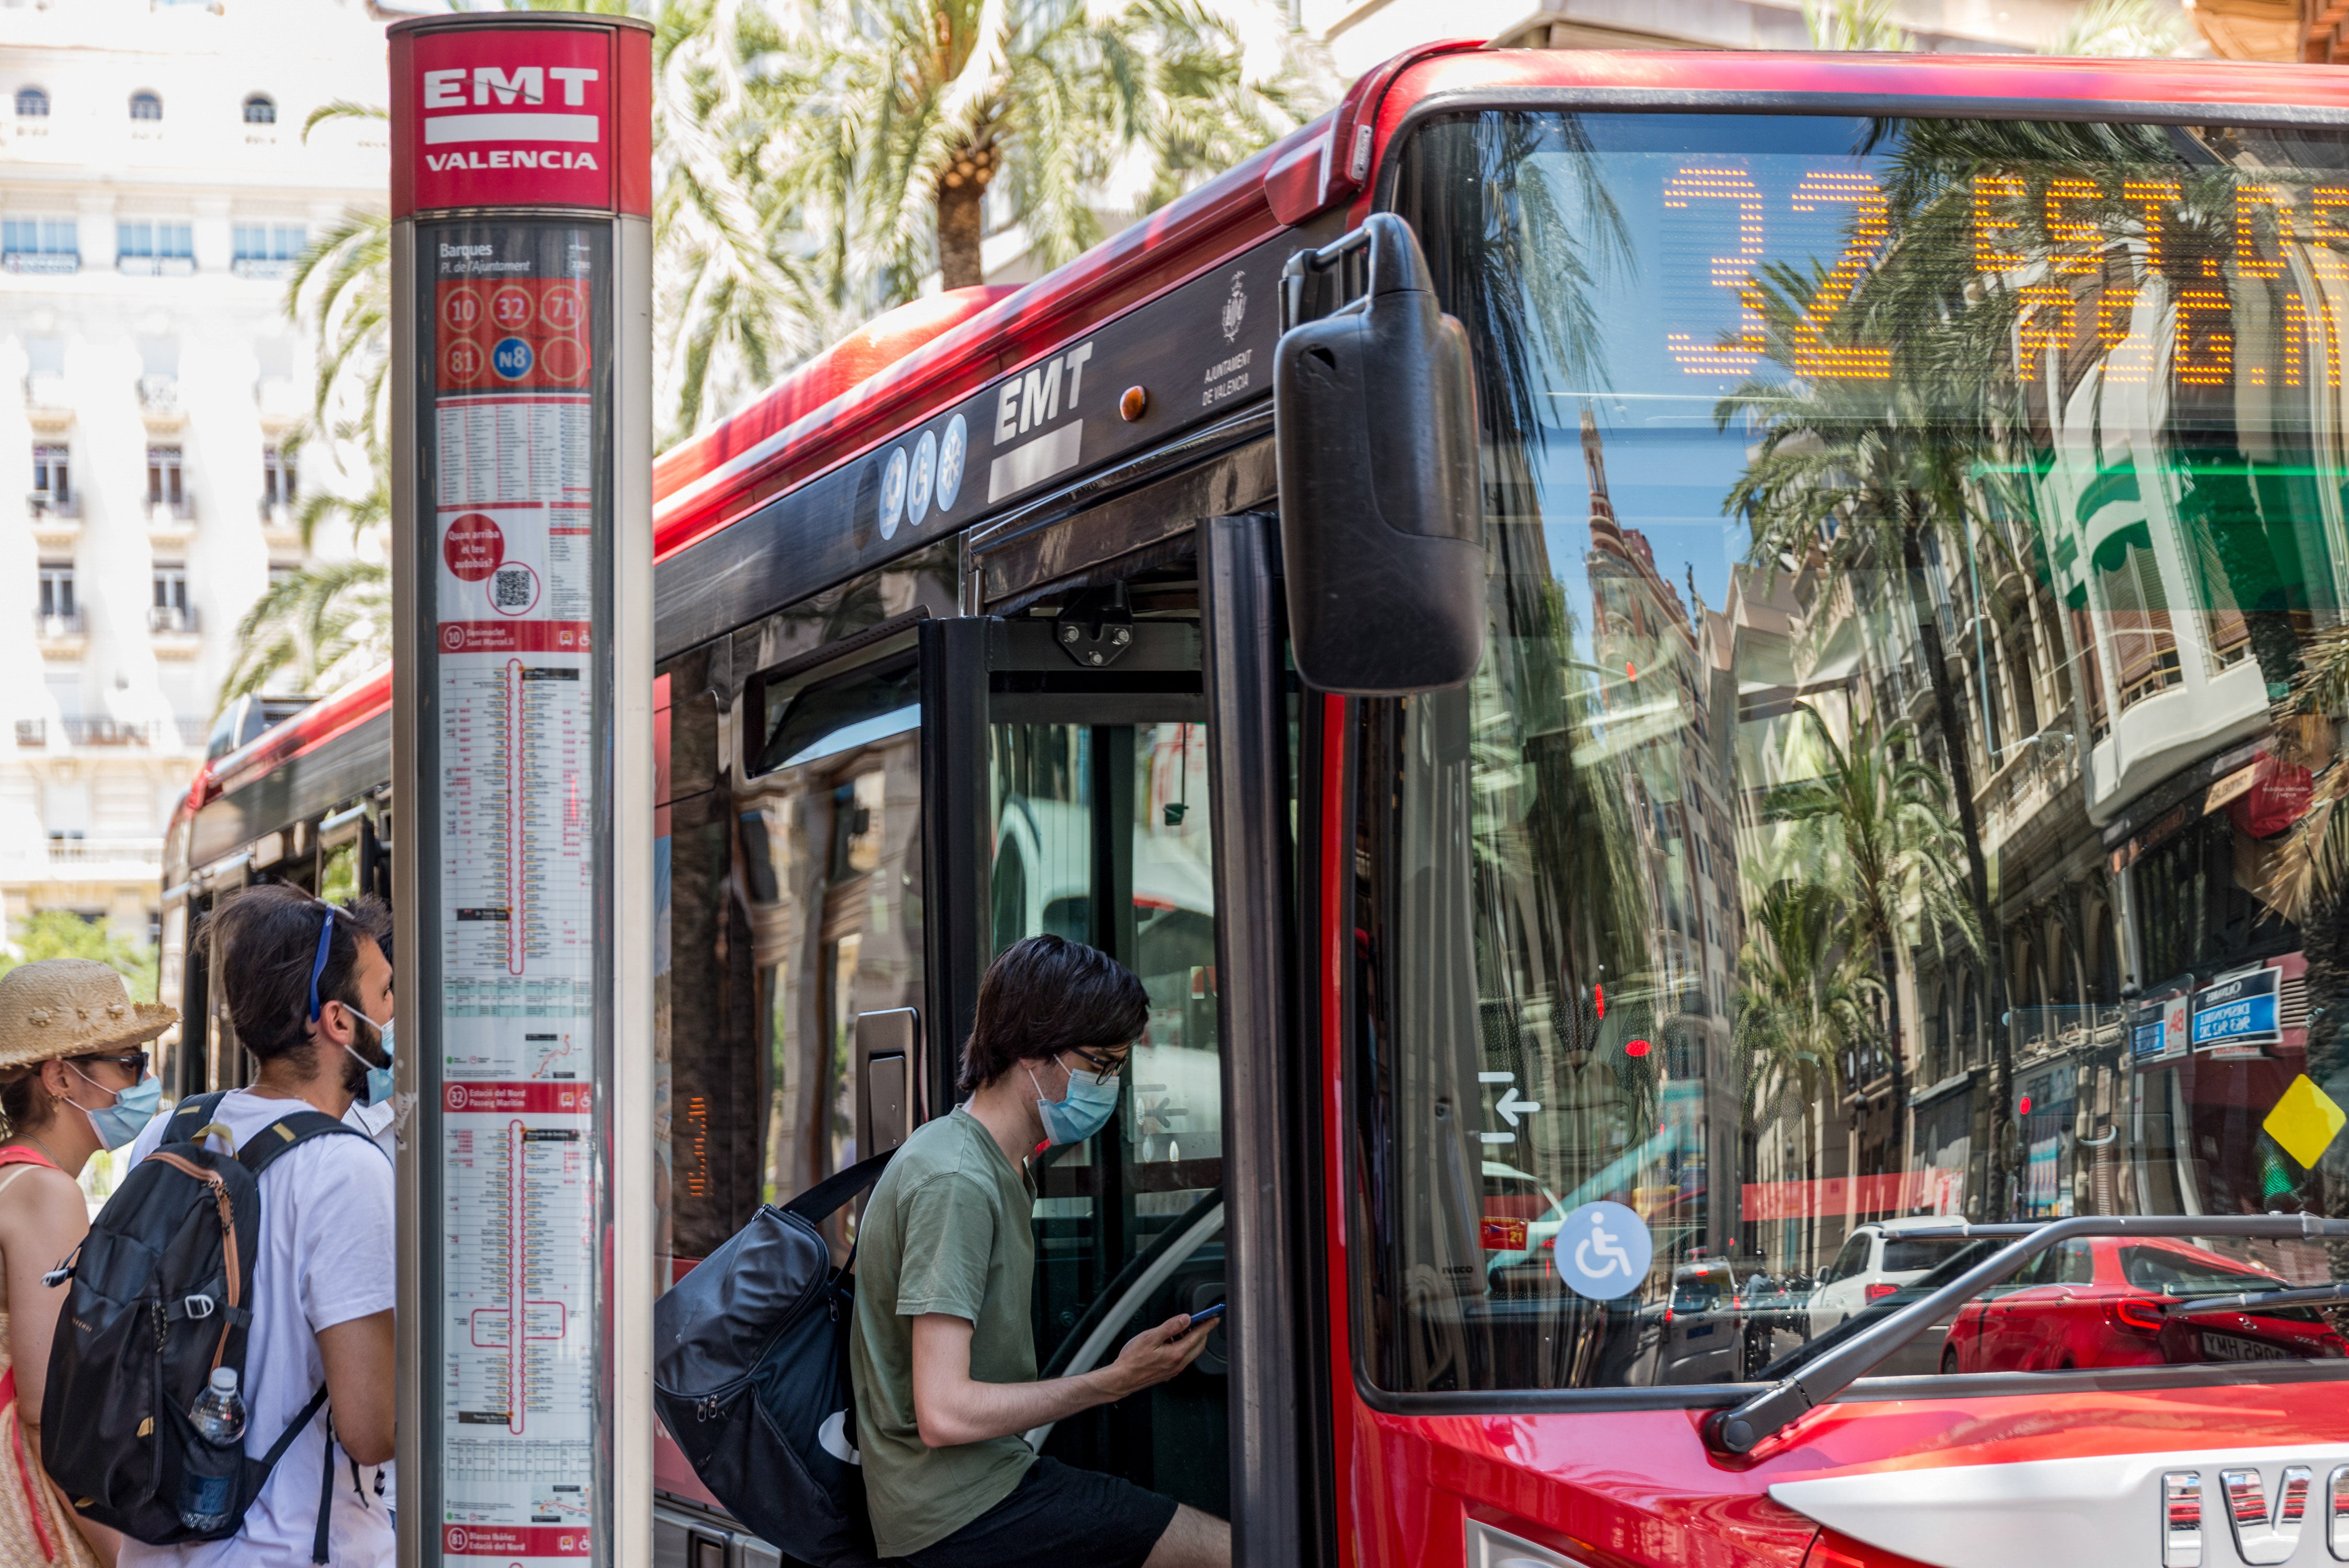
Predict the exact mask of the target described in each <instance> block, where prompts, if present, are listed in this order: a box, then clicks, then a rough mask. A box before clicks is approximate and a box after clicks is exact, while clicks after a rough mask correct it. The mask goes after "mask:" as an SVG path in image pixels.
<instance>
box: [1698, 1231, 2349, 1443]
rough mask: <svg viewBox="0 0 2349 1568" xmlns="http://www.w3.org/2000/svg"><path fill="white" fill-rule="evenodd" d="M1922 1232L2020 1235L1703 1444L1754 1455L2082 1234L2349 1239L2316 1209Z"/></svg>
mask: <svg viewBox="0 0 2349 1568" xmlns="http://www.w3.org/2000/svg"><path fill="white" fill-rule="evenodd" d="M1909 1234H1916V1235H1926V1234H1931V1235H1940V1236H1969V1237H1979V1236H1994V1237H2005V1236H2013V1237H2015V1239H2014V1240H2013V1242H2011V1243H2008V1244H2007V1245H2006V1246H2003V1247H2001V1248H2000V1249H1999V1250H1998V1251H1997V1252H1995V1253H1992V1254H1991V1255H1990V1256H1989V1257H1987V1258H1985V1259H1983V1260H1982V1262H1981V1263H1979V1264H1975V1265H1974V1266H1973V1267H1971V1268H1970V1269H1968V1270H1966V1271H1965V1272H1964V1273H1963V1274H1960V1275H1958V1276H1957V1278H1955V1279H1953V1280H1951V1281H1950V1282H1949V1283H1948V1284H1944V1285H1942V1286H1941V1287H1940V1288H1939V1289H1938V1290H1933V1291H1929V1292H1927V1293H1926V1294H1925V1295H1920V1296H1919V1297H1918V1298H1917V1299H1916V1300H1914V1301H1912V1302H1909V1304H1908V1305H1904V1306H1902V1307H1901V1308H1899V1310H1898V1311H1896V1312H1894V1313H1893V1314H1891V1315H1889V1316H1888V1317H1886V1318H1885V1319H1883V1320H1882V1321H1881V1322H1879V1323H1876V1324H1873V1325H1871V1326H1868V1327H1867V1328H1865V1329H1863V1330H1861V1331H1860V1332H1859V1333H1857V1334H1855V1335H1853V1336H1851V1337H1850V1338H1848V1339H1847V1340H1845V1341H1843V1342H1842V1343H1841V1344H1839V1345H1837V1346H1833V1347H1831V1348H1830V1349H1828V1350H1826V1352H1825V1353H1824V1354H1822V1355H1821V1356H1819V1357H1818V1358H1817V1359H1816V1360H1815V1361H1812V1362H1811V1363H1810V1364H1809V1365H1808V1366H1806V1367H1804V1368H1803V1369H1802V1370H1801V1371H1800V1372H1797V1373H1792V1374H1789V1375H1788V1376H1787V1377H1783V1378H1781V1379H1779V1380H1778V1381H1777V1382H1775V1383H1774V1384H1772V1385H1771V1386H1770V1387H1767V1388H1764V1389H1763V1390H1762V1391H1761V1392H1760V1393H1758V1394H1756V1395H1754V1397H1753V1398H1750V1399H1748V1400H1746V1401H1745V1402H1744V1404H1742V1405H1738V1406H1736V1407H1734V1408H1731V1409H1727V1410H1716V1411H1714V1412H1713V1414H1712V1415H1711V1416H1709V1417H1707V1418H1705V1422H1704V1427H1703V1431H1704V1446H1705V1447H1706V1448H1707V1449H1711V1450H1712V1451H1713V1453H1714V1454H1716V1455H1719V1456H1721V1457H1723V1458H1734V1457H1737V1456H1739V1455H1742V1454H1748V1453H1751V1452H1753V1451H1754V1449H1755V1448H1756V1447H1758V1446H1760V1444H1761V1443H1762V1442H1763V1441H1764V1439H1768V1438H1771V1437H1775V1435H1776V1434H1778V1433H1780V1432H1782V1431H1785V1429H1787V1428H1788V1427H1790V1426H1792V1425H1794V1424H1795V1421H1797V1420H1799V1419H1801V1418H1803V1416H1805V1415H1806V1414H1807V1413H1808V1412H1809V1411H1811V1410H1813V1409H1815V1408H1817V1407H1819V1406H1821V1405H1824V1404H1826V1403H1828V1402H1829V1401H1830V1400H1833V1399H1834V1398H1836V1397H1837V1396H1838V1395H1840V1394H1841V1393H1842V1392H1843V1391H1844V1390H1845V1389H1846V1388H1848V1387H1851V1385H1852V1384H1854V1383H1856V1382H1857V1381H1858V1380H1859V1379H1860V1378H1862V1377H1866V1376H1868V1373H1869V1372H1871V1371H1873V1370H1875V1368H1876V1367H1878V1365H1879V1364H1881V1363H1882V1362H1883V1361H1884V1359H1885V1358H1886V1357H1889V1356H1890V1355H1891V1354H1892V1353H1893V1352H1894V1351H1896V1350H1898V1349H1899V1348H1900V1347H1901V1346H1904V1345H1906V1344H1908V1343H1909V1341H1910V1340H1912V1339H1914V1338H1916V1337H1917V1336H1919V1335H1920V1334H1922V1333H1924V1332H1925V1330H1926V1329H1928V1328H1930V1327H1931V1326H1933V1325H1934V1324H1935V1323H1936V1322H1938V1321H1940V1318H1941V1317H1942V1315H1944V1314H1946V1313H1949V1312H1951V1311H1952V1310H1954V1309H1955V1308H1956V1307H1957V1306H1959V1305H1961V1304H1962V1303H1964V1302H1965V1301H1967V1300H1969V1299H1971V1297H1973V1296H1976V1295H1980V1294H1981V1293H1982V1292H1983V1291H1985V1290H1987V1289H1989V1288H1990V1287H1991V1286H1992V1285H1994V1284H2002V1283H2004V1282H2005V1281H2006V1280H2008V1279H2010V1278H2012V1277H2013V1275H2015V1274H2018V1273H2020V1272H2022V1269H2023V1264H2027V1263H2029V1262H2030V1261H2031V1260H2032V1258H2033V1257H2034V1256H2036V1255H2037V1254H2038V1253H2042V1252H2044V1251H2045V1250H2046V1249H2047V1248H2049V1247H2051V1246H2054V1245H2055V1244H2056V1243H2059V1242H2068V1241H2072V1240H2074V1239H2075V1238H2077V1237H2080V1236H2246V1237H2264V1238H2271V1239H2275V1240H2286V1241H2322V1240H2338V1239H2344V1238H2349V1220H2325V1219H2320V1218H2318V1217H2317V1216H2316V1215H2313V1214H2221V1215H2199V1216H2198V1215H2191V1214H2175V1215H2171V1214H2162V1215H2149V1214H2084V1215H2081V1216H2079V1217H2077V1218H2075V1219H2070V1220H2052V1221H2049V1222H2045V1223H2044V1224H2037V1225H2016V1224H1990V1225H1968V1224H1963V1223H1957V1222H1952V1223H1951V1224H1950V1225H1947V1226H1940V1225H1936V1226H1934V1227H1932V1228H1931V1229H1930V1231H1928V1230H1925V1229H1922V1228H1920V1230H1918V1231H1916V1232H1913V1233H1909Z"/></svg>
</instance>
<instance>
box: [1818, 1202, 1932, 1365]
mask: <svg viewBox="0 0 2349 1568" xmlns="http://www.w3.org/2000/svg"><path fill="white" fill-rule="evenodd" d="M1950 1223H1951V1222H1950V1221H1949V1220H1947V1219H1936V1218H1934V1217H1932V1216H1930V1215H1927V1216H1924V1217H1921V1218H1918V1219H1910V1220H1870V1221H1868V1222H1867V1223H1865V1224H1863V1225H1860V1226H1859V1227H1858V1228H1857V1229H1856V1230H1854V1231H1853V1232H1852V1233H1851V1234H1850V1235H1849V1236H1848V1237H1847V1238H1846V1239H1845V1241H1844V1243H1843V1250H1842V1251H1841V1252H1839V1253H1836V1255H1835V1262H1833V1263H1831V1264H1828V1265H1827V1266H1826V1268H1825V1269H1824V1270H1822V1271H1820V1274H1819V1284H1818V1288H1817V1289H1816V1290H1815V1291H1813V1292H1812V1293H1811V1332H1812V1334H1814V1335H1820V1334H1825V1333H1826V1331H1827V1330H1829V1329H1831V1328H1833V1327H1834V1326H1836V1325H1837V1324H1839V1323H1841V1322H1843V1321H1844V1320H1846V1319H1847V1318H1851V1317H1856V1316H1857V1315H1859V1314H1860V1313H1861V1312H1862V1311H1864V1310H1865V1309H1866V1308H1867V1307H1868V1305H1869V1304H1870V1303H1872V1302H1878V1301H1881V1300H1883V1299H1884V1298H1885V1297H1886V1296H1888V1295H1891V1294H1892V1293H1893V1292H1895V1291H1897V1290H1899V1288H1900V1287H1901V1286H1902V1285H1904V1284H1909V1282H1910V1281H1911V1280H1915V1279H1919V1278H1921V1277H1922V1276H1923V1275H1924V1274H1927V1273H1928V1272H1930V1270H1932V1269H1934V1268H1936V1267H1938V1266H1939V1265H1940V1264H1943V1263H1946V1262H1947V1261H1949V1259H1951V1257H1953V1256H1955V1255H1956V1254H1957V1253H1958V1251H1959V1250H1960V1249H1961V1248H1962V1247H1964V1246H1965V1245H1966V1244H1967V1243H1966V1240H1965V1238H1964V1237H1962V1236H1911V1235H1909V1234H1907V1233H1908V1232H1909V1231H1918V1230H1927V1229H1931V1228H1934V1227H1937V1226H1938V1227H1946V1226H1948V1225H1949V1224H1950Z"/></svg>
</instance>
